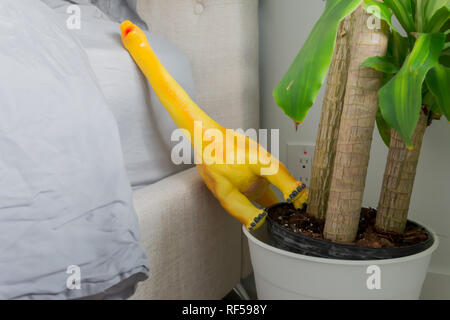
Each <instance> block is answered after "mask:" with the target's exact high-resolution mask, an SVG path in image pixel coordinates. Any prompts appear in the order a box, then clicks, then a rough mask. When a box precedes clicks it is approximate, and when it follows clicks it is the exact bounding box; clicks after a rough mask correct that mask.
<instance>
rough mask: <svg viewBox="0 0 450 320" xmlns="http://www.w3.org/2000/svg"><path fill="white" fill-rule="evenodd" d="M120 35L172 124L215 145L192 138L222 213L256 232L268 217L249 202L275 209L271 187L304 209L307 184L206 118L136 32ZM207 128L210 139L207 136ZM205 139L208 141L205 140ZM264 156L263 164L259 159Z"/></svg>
mask: <svg viewBox="0 0 450 320" xmlns="http://www.w3.org/2000/svg"><path fill="white" fill-rule="evenodd" d="M121 31H122V42H123V44H124V46H125V48H126V49H127V50H128V51H129V52H130V54H131V56H132V57H133V59H134V60H135V61H136V63H137V65H138V66H139V67H140V69H141V70H142V72H143V73H144V75H145V76H146V77H147V79H148V80H149V82H150V85H151V86H152V87H153V89H154V91H155V92H156V94H157V96H158V98H159V99H160V100H161V103H162V104H163V105H164V107H165V108H166V109H167V111H168V112H169V114H170V115H171V117H172V119H173V120H174V121H175V123H176V125H177V126H178V127H179V128H180V129H183V130H185V132H186V135H187V136H188V137H189V139H191V137H194V135H201V137H202V141H203V140H209V141H212V143H211V144H214V143H216V144H215V148H211V146H210V145H209V146H208V145H203V144H202V143H201V144H198V143H194V142H193V140H192V139H191V143H192V144H193V147H194V152H195V154H196V157H200V158H201V159H202V160H203V161H202V163H201V164H197V168H198V171H199V173H200V175H201V177H202V178H203V180H204V182H205V183H206V185H207V187H208V189H209V190H210V191H211V192H212V193H213V194H214V196H215V197H216V198H217V199H218V200H219V201H220V203H221V205H222V206H223V207H224V208H225V210H227V211H228V212H229V213H230V214H231V215H232V216H233V217H235V218H237V219H238V220H239V221H241V222H242V223H243V224H244V225H245V226H246V227H247V229H248V230H254V229H257V228H259V227H260V226H261V225H262V224H263V223H264V220H265V218H266V213H265V211H263V210H261V209H258V208H257V207H256V206H254V205H253V204H252V202H251V201H255V202H256V203H258V204H260V205H261V206H263V207H268V206H271V205H273V204H276V203H277V202H278V199H277V197H276V195H275V193H274V192H273V190H272V188H270V184H273V185H275V186H276V187H278V188H279V189H280V190H281V191H282V192H283V195H284V197H285V199H286V200H287V201H288V202H292V203H293V204H294V206H295V207H296V208H301V207H303V205H304V204H305V203H306V200H307V197H308V191H307V189H306V186H305V184H303V183H302V182H298V181H296V180H295V179H294V178H293V177H292V176H291V175H290V174H289V172H288V171H287V169H286V168H285V166H284V165H283V164H281V163H280V162H279V161H278V160H277V159H275V158H274V157H272V156H271V155H270V154H268V152H267V151H266V150H265V149H263V148H262V147H261V146H259V145H258V144H257V143H256V142H255V141H253V140H251V139H249V138H248V137H246V136H245V135H242V134H240V133H237V132H235V131H232V130H227V129H225V128H223V127H222V126H220V125H219V124H217V123H216V122H215V121H214V120H212V119H211V118H210V117H208V115H206V113H204V112H203V111H202V110H201V109H200V108H199V107H198V106H197V105H196V104H195V103H194V102H193V101H192V100H191V98H190V97H189V96H188V94H187V93H186V92H185V91H184V90H183V88H182V87H181V86H180V85H179V84H178V83H177V82H176V81H175V80H174V79H173V78H172V76H171V75H170V74H169V73H168V72H167V70H166V69H165V68H164V66H163V65H162V64H161V62H160V61H159V59H158V58H157V56H156V54H155V53H154V52H153V50H152V48H151V47H150V44H149V43H148V40H147V37H146V35H145V34H144V32H143V31H142V30H141V29H140V28H139V27H137V26H136V25H134V24H133V23H131V22H130V21H125V22H123V23H122V25H121ZM198 124H200V125H198ZM211 129H212V130H213V131H212V132H213V133H214V134H211V132H209V133H208V130H211ZM230 133H231V137H232V140H231V141H232V143H230V145H228V141H229V139H228V136H227V134H228V135H230ZM219 134H220V135H222V136H223V137H225V136H227V147H226V148H223V141H221V139H218V136H219ZM207 135H208V136H209V138H206V136H207ZM239 142H243V143H239ZM255 146H256V147H255ZM207 148H208V150H207ZM235 154H238V155H239V154H240V155H241V159H239V156H238V161H233V162H232V163H230V162H228V161H225V160H226V159H233V160H234V159H235V158H234V155H235ZM263 154H265V159H261V158H262V155H263ZM239 160H240V161H239ZM271 167H276V168H277V170H276V172H270V173H268V174H267V175H262V174H261V173H262V172H264V170H266V171H269V170H267V169H268V168H271Z"/></svg>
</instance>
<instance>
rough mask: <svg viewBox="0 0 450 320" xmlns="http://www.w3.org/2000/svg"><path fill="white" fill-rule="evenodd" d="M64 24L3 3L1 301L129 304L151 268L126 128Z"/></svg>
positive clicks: (29, 4) (29, 1)
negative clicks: (129, 169)
mask: <svg viewBox="0 0 450 320" xmlns="http://www.w3.org/2000/svg"><path fill="white" fill-rule="evenodd" d="M56 20H57V18H56V17H55V15H54V12H53V11H52V10H51V9H49V8H48V7H47V6H46V5H45V4H43V3H42V2H40V1H36V0H20V1H17V0H1V1H0V42H1V43H2V45H1V47H0V70H1V74H0V111H1V117H0V299H78V298H84V297H89V296H96V295H97V296H98V297H102V296H103V297H111V298H126V297H128V296H129V295H130V294H132V293H133V291H134V286H135V285H136V283H137V282H138V281H141V280H144V279H146V278H147V276H148V272H149V262H148V260H147V257H146V254H145V251H144V249H143V247H142V246H141V244H140V241H139V226H138V221H137V217H136V214H135V212H134V209H133V206H132V197H131V188H130V184H129V180H128V177H127V174H126V170H125V167H124V161H123V156H122V150H121V145H120V138H119V134H118V128H117V124H116V121H115V119H114V117H113V115H112V113H111V111H110V109H109V107H108V105H107V103H106V101H105V99H104V96H103V94H102V92H101V90H100V88H99V85H98V83H97V82H96V77H95V75H94V73H93V71H92V69H91V67H90V65H89V60H88V58H87V56H86V54H85V52H84V50H83V48H82V47H81V45H80V44H79V41H78V40H77V39H76V37H74V36H73V35H72V34H70V32H68V30H67V29H66V28H64V27H61V26H60V25H58V24H56V23H53V22H54V21H56ZM127 279H128V281H127V282H123V281H124V280H127ZM78 285H80V286H79V287H78ZM111 287H115V288H116V289H117V288H121V289H123V291H121V292H117V291H114V292H110V291H109V290H110V289H111ZM108 292H109V295H108ZM105 293H106V294H105Z"/></svg>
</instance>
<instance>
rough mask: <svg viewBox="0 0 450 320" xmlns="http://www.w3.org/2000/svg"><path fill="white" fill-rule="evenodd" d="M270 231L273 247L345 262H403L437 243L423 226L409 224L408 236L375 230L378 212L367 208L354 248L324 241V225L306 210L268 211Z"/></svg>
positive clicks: (282, 205)
mask: <svg viewBox="0 0 450 320" xmlns="http://www.w3.org/2000/svg"><path fill="white" fill-rule="evenodd" d="M266 211H267V213H268V217H267V227H268V231H269V235H270V240H271V245H273V246H274V247H277V248H279V249H283V250H287V251H290V252H294V253H300V254H304V255H309V256H314V257H321V258H331V259H343V260H380V259H392V258H400V257H405V256H409V255H413V254H416V253H419V252H422V251H424V250H426V249H428V248H429V247H431V246H432V245H433V243H434V239H433V236H432V234H431V233H430V232H428V231H427V230H426V229H425V228H423V227H422V226H420V225H418V224H416V223H414V222H411V221H408V224H407V226H406V231H405V233H404V234H388V233H381V232H378V231H377V230H375V219H376V213H377V211H376V210H375V209H366V208H363V209H362V212H361V218H360V223H359V229H358V234H357V238H356V242H355V243H354V244H338V243H334V242H331V241H328V240H325V239H324V238H323V228H324V222H323V221H320V220H317V219H315V218H313V217H310V216H308V215H306V208H303V209H302V210H296V209H295V208H294V206H293V205H292V204H288V203H280V204H277V205H275V206H272V207H270V208H268V209H267V210H266Z"/></svg>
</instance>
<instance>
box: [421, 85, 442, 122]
mask: <svg viewBox="0 0 450 320" xmlns="http://www.w3.org/2000/svg"><path fill="white" fill-rule="evenodd" d="M423 104H424V105H426V106H428V108H429V110H430V112H431V113H432V114H433V118H434V119H436V118H437V119H440V118H441V117H442V114H443V113H442V110H441V108H440V107H439V105H438V103H437V102H436V98H435V97H434V95H433V94H432V93H431V92H429V91H428V93H427V94H426V95H425V97H424V98H423Z"/></svg>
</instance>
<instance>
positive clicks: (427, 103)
mask: <svg viewBox="0 0 450 320" xmlns="http://www.w3.org/2000/svg"><path fill="white" fill-rule="evenodd" d="M365 6H366V7H368V6H373V7H375V8H378V9H377V11H378V12H383V13H384V14H383V15H381V18H383V19H385V20H386V21H388V23H390V24H391V22H390V21H391V19H392V14H394V15H395V16H396V18H397V19H398V21H399V22H400V24H401V27H402V28H403V30H397V29H396V28H395V27H394V26H393V25H392V24H391V31H390V41H389V49H388V53H387V55H386V56H384V57H372V58H369V59H368V60H367V61H366V62H365V63H364V65H365V66H368V67H371V68H374V69H376V70H378V71H381V72H383V74H384V82H385V84H384V86H383V87H382V88H381V90H380V92H379V99H380V103H379V105H380V109H379V113H378V118H377V124H378V128H379V132H380V134H381V136H382V138H383V141H384V142H385V143H386V144H387V146H388V147H389V155H388V159H387V164H386V170H385V174H384V179H383V187H382V190H381V196H380V202H379V206H378V214H377V223H376V226H377V228H378V229H380V230H382V231H385V232H396V233H402V232H403V231H404V230H405V226H406V222H407V217H408V210H409V203H410V200H411V194H412V190H413V185H414V179H415V174H416V168H417V164H418V161H419V154H420V149H421V146H422V140H423V137H424V134H425V131H426V128H427V127H428V126H429V125H430V124H431V123H432V121H433V120H436V119H440V118H441V117H442V116H443V115H445V117H446V118H447V119H448V120H450V68H449V67H450V65H449V54H450V48H449V44H450V42H448V39H447V38H448V35H449V27H450V26H449V21H450V20H449V17H450V1H449V0H414V1H411V0H410V1H405V0H402V1H398V0H397V1H393V0H385V1H384V4H382V3H378V2H374V1H372V0H365ZM391 12H392V13H391ZM401 33H403V34H404V35H405V36H402V35H401Z"/></svg>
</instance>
